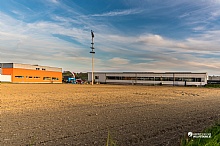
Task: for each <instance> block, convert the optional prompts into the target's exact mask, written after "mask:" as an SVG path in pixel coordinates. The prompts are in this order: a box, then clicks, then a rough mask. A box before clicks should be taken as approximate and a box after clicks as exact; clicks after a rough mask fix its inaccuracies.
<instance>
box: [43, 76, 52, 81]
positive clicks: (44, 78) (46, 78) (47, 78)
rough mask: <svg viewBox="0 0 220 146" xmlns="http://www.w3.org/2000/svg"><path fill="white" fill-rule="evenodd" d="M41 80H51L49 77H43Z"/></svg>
mask: <svg viewBox="0 0 220 146" xmlns="http://www.w3.org/2000/svg"><path fill="white" fill-rule="evenodd" d="M43 80H51V77H43Z"/></svg>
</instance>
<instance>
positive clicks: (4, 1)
mask: <svg viewBox="0 0 220 146" xmlns="http://www.w3.org/2000/svg"><path fill="white" fill-rule="evenodd" d="M91 30H93V31H94V47H95V50H94V51H95V55H94V58H95V61H94V70H95V71H105V72H112V71H114V72H121V71H141V72H172V71H177V72H207V73H208V74H209V75H220V0H196V1H192V0H166V1H164V0H1V3H0V62H3V63H4V62H14V63H24V64H39V65H46V66H54V67H61V68H62V69H63V71H65V70H66V71H67V70H69V71H71V72H90V71H91V70H92V64H91V62H92V55H91V54H90V53H89V52H90V51H91V48H90V47H91Z"/></svg>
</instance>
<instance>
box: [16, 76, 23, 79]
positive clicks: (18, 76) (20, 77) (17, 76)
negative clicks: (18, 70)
mask: <svg viewBox="0 0 220 146" xmlns="http://www.w3.org/2000/svg"><path fill="white" fill-rule="evenodd" d="M15 78H19V79H21V78H24V76H15Z"/></svg>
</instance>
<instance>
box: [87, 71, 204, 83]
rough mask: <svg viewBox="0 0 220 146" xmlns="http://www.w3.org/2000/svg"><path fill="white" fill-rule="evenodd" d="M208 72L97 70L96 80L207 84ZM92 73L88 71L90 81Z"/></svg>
mask: <svg viewBox="0 0 220 146" xmlns="http://www.w3.org/2000/svg"><path fill="white" fill-rule="evenodd" d="M207 78H208V75H207V73H192V72H164V73H155V72H95V73H94V80H95V82H99V83H114V84H150V85H174V86H178V85H180V86H184V85H185V86H204V85H206V84H207ZM91 80H92V73H91V72H88V81H91Z"/></svg>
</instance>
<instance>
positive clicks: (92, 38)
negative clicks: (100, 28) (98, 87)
mask: <svg viewBox="0 0 220 146" xmlns="http://www.w3.org/2000/svg"><path fill="white" fill-rule="evenodd" d="M91 34H92V43H91V44H92V47H91V49H92V51H91V52H90V53H92V85H93V81H94V54H95V52H94V49H95V48H94V41H93V38H94V33H93V31H92V30H91Z"/></svg>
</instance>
